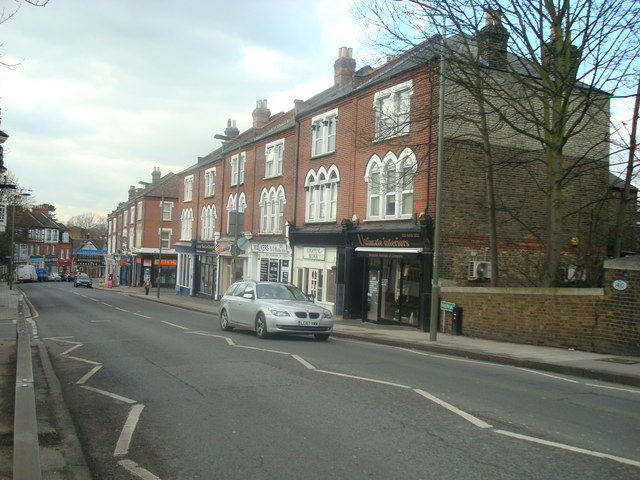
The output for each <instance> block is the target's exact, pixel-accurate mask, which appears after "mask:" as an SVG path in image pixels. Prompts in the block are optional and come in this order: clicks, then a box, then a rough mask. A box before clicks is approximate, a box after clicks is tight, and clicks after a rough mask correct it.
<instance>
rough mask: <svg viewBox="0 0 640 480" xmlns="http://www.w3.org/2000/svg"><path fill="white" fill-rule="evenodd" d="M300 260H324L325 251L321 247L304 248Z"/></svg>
mask: <svg viewBox="0 0 640 480" xmlns="http://www.w3.org/2000/svg"><path fill="white" fill-rule="evenodd" d="M302 258H305V259H307V260H324V258H325V249H324V248H323V247H304V248H303V250H302Z"/></svg>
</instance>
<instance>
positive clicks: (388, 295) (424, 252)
mask: <svg viewBox="0 0 640 480" xmlns="http://www.w3.org/2000/svg"><path fill="white" fill-rule="evenodd" d="M348 235H349V243H350V246H349V247H348V248H347V250H348V252H347V256H348V257H351V258H349V260H348V263H349V264H351V265H352V267H351V268H350V269H349V270H348V271H351V272H353V274H352V275H350V277H351V278H350V279H349V282H348V283H349V284H350V289H351V290H352V291H353V292H354V293H355V292H356V291H357V290H360V292H362V293H361V294H359V293H360V292H358V293H357V294H355V295H353V300H355V301H360V302H361V305H353V307H354V308H352V311H353V312H352V313H353V314H355V313H356V311H358V313H359V314H360V316H361V318H362V320H363V321H368V322H375V323H390V324H400V325H407V326H413V327H421V328H424V326H425V318H424V317H425V316H427V315H428V312H427V311H426V310H428V309H429V306H428V302H426V299H427V297H428V295H429V293H430V290H431V288H430V286H431V271H432V260H433V257H432V250H431V247H430V242H429V239H428V238H427V234H426V231H425V229H424V228H421V226H420V225H419V224H409V225H403V226H399V225H394V226H393V227H386V228H385V227H377V228H376V227H356V228H353V229H351V230H350V231H349V232H348ZM357 277H359V278H357ZM351 303H353V302H351ZM425 305H426V306H425ZM353 314H352V315H351V318H354V315H353Z"/></svg>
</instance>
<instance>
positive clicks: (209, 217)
mask: <svg viewBox="0 0 640 480" xmlns="http://www.w3.org/2000/svg"><path fill="white" fill-rule="evenodd" d="M216 217H217V214H216V206H215V205H206V206H204V207H202V215H201V217H200V219H201V224H202V231H201V232H200V236H201V238H202V240H213V239H214V234H215V225H216Z"/></svg>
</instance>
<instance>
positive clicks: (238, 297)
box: [220, 281, 333, 341]
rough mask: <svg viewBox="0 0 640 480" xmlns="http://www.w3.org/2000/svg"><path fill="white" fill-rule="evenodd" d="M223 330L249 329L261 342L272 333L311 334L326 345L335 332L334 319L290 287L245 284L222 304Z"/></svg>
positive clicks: (235, 287) (229, 292)
mask: <svg viewBox="0 0 640 480" xmlns="http://www.w3.org/2000/svg"><path fill="white" fill-rule="evenodd" d="M220 328H222V330H225V331H228V330H232V329H233V328H246V329H249V330H253V331H255V332H256V334H257V335H258V337H260V338H267V337H268V336H269V334H270V333H308V334H313V335H314V336H315V338H316V340H320V341H323V340H326V339H327V338H329V335H331V332H332V331H333V316H332V315H331V312H330V311H329V310H327V309H326V308H322V307H321V306H319V305H316V304H315V303H313V301H312V300H311V297H309V296H307V295H305V294H304V293H303V292H302V291H301V290H300V289H299V288H298V287H294V286H293V285H290V284H288V283H274V282H255V281H241V282H236V283H234V284H233V285H231V287H229V289H228V290H227V292H226V293H225V294H224V296H223V297H222V299H221V300H220Z"/></svg>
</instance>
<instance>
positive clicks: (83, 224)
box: [66, 212, 107, 235]
mask: <svg viewBox="0 0 640 480" xmlns="http://www.w3.org/2000/svg"><path fill="white" fill-rule="evenodd" d="M66 224H67V226H69V227H80V228H84V229H86V230H91V231H92V232H95V233H98V234H100V235H104V234H106V230H107V219H106V217H103V216H100V215H98V214H96V213H93V212H85V213H80V214H78V215H74V216H73V217H71V218H69V220H67V222H66Z"/></svg>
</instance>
